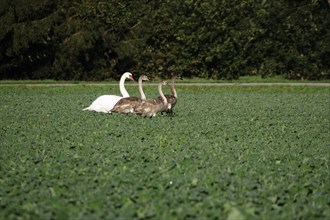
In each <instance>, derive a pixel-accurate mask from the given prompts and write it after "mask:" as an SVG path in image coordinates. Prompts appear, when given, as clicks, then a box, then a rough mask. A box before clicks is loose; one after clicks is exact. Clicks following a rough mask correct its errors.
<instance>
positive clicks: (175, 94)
mask: <svg viewBox="0 0 330 220" xmlns="http://www.w3.org/2000/svg"><path fill="white" fill-rule="evenodd" d="M174 81H175V77H172V82H171V91H172V95H173V96H174V97H175V98H178V94H177V93H176V89H175V87H174Z"/></svg>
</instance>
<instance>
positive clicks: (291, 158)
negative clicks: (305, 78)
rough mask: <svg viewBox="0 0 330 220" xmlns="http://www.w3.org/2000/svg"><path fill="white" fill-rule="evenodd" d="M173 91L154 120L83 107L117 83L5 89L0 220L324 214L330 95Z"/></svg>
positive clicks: (151, 93)
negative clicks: (170, 103)
mask: <svg viewBox="0 0 330 220" xmlns="http://www.w3.org/2000/svg"><path fill="white" fill-rule="evenodd" d="M128 89H129V92H131V93H132V94H136V93H137V91H136V88H134V87H129V88H128ZM145 92H146V94H147V96H148V97H155V96H156V95H157V94H156V89H155V87H146V88H145ZM178 93H179V101H178V104H177V106H176V107H175V116H174V117H173V118H169V117H166V116H160V115H159V116H157V117H156V118H152V119H149V118H141V117H138V116H134V115H118V114H112V115H108V114H99V113H94V112H84V111H82V110H81V109H82V108H83V107H84V106H86V105H89V104H90V103H91V102H92V101H93V100H94V99H95V98H96V97H97V96H98V95H102V94H118V86H108V87H84V86H77V87H2V88H0V97H1V103H2V104H1V105H0V118H1V130H0V136H1V147H0V167H1V172H0V177H1V179H0V183H1V187H0V198H1V199H0V219H19V218H21V219H50V218H57V219H81V218H85V219H96V218H98V219H100V218H109V219H113V218H152V219H185V218H195V219H213V218H219V217H220V218H229V219H237V218H241V219H275V218H276V219H329V218H330V213H329V195H330V187H329V184H328V183H329V182H328V180H329V176H330V175H329V141H330V139H329V128H330V126H329V124H330V123H329V119H330V118H329V117H330V116H329V115H330V114H329V104H330V95H329V94H330V93H329V89H328V88H325V87H287V86H276V87H238V86H235V87H198V86H191V87H190V86H186V87H179V88H178Z"/></svg>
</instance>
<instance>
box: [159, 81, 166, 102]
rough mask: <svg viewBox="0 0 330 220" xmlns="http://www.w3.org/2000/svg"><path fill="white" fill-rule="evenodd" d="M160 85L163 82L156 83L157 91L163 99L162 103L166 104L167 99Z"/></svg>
mask: <svg viewBox="0 0 330 220" xmlns="http://www.w3.org/2000/svg"><path fill="white" fill-rule="evenodd" d="M162 85H163V82H160V83H159V85H158V92H159V95H160V97H162V99H163V104H164V105H167V99H166V97H165V96H164V93H163V90H162Z"/></svg>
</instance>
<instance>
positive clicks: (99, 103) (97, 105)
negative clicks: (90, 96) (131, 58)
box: [83, 72, 134, 113]
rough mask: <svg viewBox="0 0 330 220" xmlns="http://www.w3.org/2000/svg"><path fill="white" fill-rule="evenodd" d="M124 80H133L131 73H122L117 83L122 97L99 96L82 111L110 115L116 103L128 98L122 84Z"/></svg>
mask: <svg viewBox="0 0 330 220" xmlns="http://www.w3.org/2000/svg"><path fill="white" fill-rule="evenodd" d="M126 79H130V80H134V78H133V75H132V73H129V72H126V73H124V74H123V75H122V76H121V78H120V82H119V90H120V93H121V94H122V96H117V95H101V96H100V97H98V98H97V99H95V101H94V102H93V103H92V104H91V105H90V106H89V107H87V108H85V109H83V110H84V111H86V110H88V111H95V112H103V113H111V109H112V108H113V107H114V106H115V105H116V103H117V102H118V101H119V100H120V99H122V98H124V97H129V94H128V92H127V90H126V89H125V86H124V83H125V80H126Z"/></svg>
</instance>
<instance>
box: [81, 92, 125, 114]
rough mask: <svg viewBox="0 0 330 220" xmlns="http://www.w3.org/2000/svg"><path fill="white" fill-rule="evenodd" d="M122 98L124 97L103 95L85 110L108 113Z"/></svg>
mask: <svg viewBox="0 0 330 220" xmlns="http://www.w3.org/2000/svg"><path fill="white" fill-rule="evenodd" d="M122 98H123V97H121V96H116V95H102V96H100V97H98V98H97V99H96V100H95V101H94V102H93V103H92V104H91V105H90V106H89V107H87V108H85V109H84V110H89V111H96V112H104V113H108V112H110V111H111V109H112V108H113V107H114V106H115V105H116V103H117V102H118V101H119V100H120V99H122Z"/></svg>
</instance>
